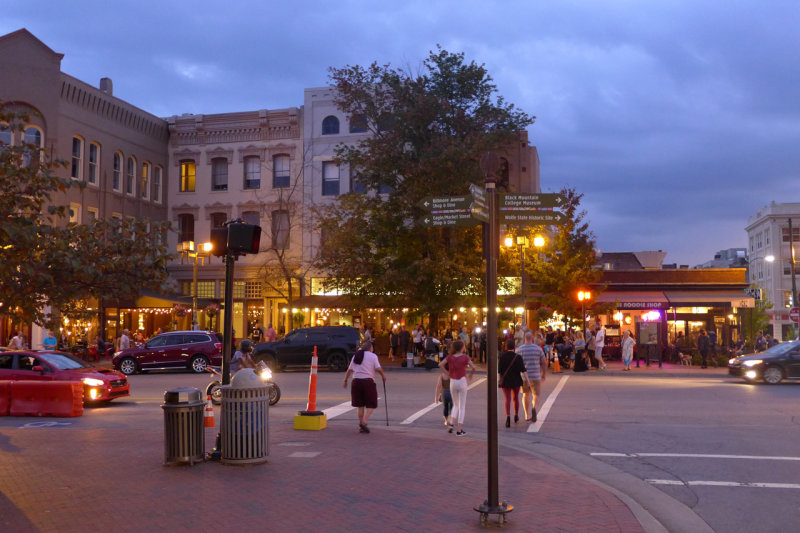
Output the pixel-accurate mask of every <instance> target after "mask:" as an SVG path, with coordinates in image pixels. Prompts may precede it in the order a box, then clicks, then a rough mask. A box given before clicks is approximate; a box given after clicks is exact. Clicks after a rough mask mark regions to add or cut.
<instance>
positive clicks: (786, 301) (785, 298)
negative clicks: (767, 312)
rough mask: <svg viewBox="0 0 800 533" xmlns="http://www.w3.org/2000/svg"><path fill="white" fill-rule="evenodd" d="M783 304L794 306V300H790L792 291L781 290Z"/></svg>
mask: <svg viewBox="0 0 800 533" xmlns="http://www.w3.org/2000/svg"><path fill="white" fill-rule="evenodd" d="M783 306H784V307H794V302H793V301H792V291H783Z"/></svg>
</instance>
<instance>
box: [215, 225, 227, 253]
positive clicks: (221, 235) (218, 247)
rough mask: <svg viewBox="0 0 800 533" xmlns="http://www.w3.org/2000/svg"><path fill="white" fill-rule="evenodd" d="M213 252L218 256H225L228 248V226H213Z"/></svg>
mask: <svg viewBox="0 0 800 533" xmlns="http://www.w3.org/2000/svg"><path fill="white" fill-rule="evenodd" d="M211 245H212V248H211V253H212V254H213V255H215V256H217V257H223V256H224V255H225V254H226V253H227V250H228V228H227V226H223V227H221V228H211Z"/></svg>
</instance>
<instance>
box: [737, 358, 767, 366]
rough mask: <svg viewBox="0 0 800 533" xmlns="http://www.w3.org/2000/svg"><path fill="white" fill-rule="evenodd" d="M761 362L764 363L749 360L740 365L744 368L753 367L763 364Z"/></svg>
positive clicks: (758, 360) (759, 360)
mask: <svg viewBox="0 0 800 533" xmlns="http://www.w3.org/2000/svg"><path fill="white" fill-rule="evenodd" d="M763 362H764V361H762V360H761V359H750V360H749V361H745V362H744V363H742V364H743V365H744V366H746V367H754V366H756V365H760V364H761V363H763Z"/></svg>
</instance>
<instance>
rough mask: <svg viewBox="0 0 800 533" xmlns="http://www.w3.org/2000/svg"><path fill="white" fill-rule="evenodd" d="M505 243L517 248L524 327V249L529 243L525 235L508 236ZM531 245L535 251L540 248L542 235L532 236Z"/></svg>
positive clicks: (525, 284)
mask: <svg viewBox="0 0 800 533" xmlns="http://www.w3.org/2000/svg"><path fill="white" fill-rule="evenodd" d="M505 245H506V248H513V247H514V246H515V245H516V246H517V248H518V249H519V256H520V264H521V267H522V268H521V270H522V272H521V276H520V277H521V280H520V285H521V291H520V292H521V294H522V327H523V328H525V326H526V325H527V324H526V322H527V321H526V319H525V302H526V299H527V296H528V293H527V291H526V288H527V286H528V284H527V282H526V276H525V249H526V248H528V247H530V245H529V243H528V237H525V236H524V235H517V236H516V238H515V237H512V236H508V237H506V239H505ZM533 246H534V247H535V248H536V249H537V251H538V250H541V249H542V247H543V246H544V237H542V236H541V235H537V236H535V237H534V238H533Z"/></svg>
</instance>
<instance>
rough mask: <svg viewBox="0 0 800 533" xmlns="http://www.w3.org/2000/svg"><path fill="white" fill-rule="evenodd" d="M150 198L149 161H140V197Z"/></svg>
mask: <svg viewBox="0 0 800 533" xmlns="http://www.w3.org/2000/svg"><path fill="white" fill-rule="evenodd" d="M148 198H150V163H148V162H147V161H145V162H144V163H142V199H143V200H147V199H148Z"/></svg>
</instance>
